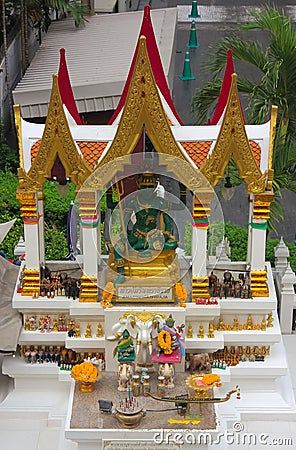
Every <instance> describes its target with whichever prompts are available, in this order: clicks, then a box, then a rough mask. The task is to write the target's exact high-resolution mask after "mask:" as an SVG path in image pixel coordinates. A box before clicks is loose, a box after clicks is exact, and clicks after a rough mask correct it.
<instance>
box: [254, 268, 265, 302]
mask: <svg viewBox="0 0 296 450" xmlns="http://www.w3.org/2000/svg"><path fill="white" fill-rule="evenodd" d="M251 291H252V296H253V297H268V296H269V290H268V282H267V270H253V271H251Z"/></svg>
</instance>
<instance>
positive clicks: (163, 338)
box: [157, 330, 173, 355]
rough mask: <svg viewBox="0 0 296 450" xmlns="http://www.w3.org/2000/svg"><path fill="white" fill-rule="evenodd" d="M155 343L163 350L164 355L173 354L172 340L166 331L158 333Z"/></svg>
mask: <svg viewBox="0 0 296 450" xmlns="http://www.w3.org/2000/svg"><path fill="white" fill-rule="evenodd" d="M157 342H158V345H159V347H160V348H161V349H162V350H164V353H165V354H166V355H170V354H171V353H173V350H172V338H171V335H170V333H169V332H168V331H165V330H162V331H160V332H159V333H158V336H157Z"/></svg>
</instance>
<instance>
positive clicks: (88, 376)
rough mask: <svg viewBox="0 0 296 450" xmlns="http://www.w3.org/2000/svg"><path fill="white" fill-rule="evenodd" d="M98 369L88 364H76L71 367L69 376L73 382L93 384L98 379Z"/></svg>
mask: <svg viewBox="0 0 296 450" xmlns="http://www.w3.org/2000/svg"><path fill="white" fill-rule="evenodd" d="M98 374H99V373H98V369H97V368H96V367H95V366H94V365H93V364H92V363H90V362H87V361H85V362H83V363H81V364H76V366H74V367H73V369H72V372H71V375H72V377H73V378H74V380H75V381H84V382H87V383H95V382H96V380H97V377H98Z"/></svg>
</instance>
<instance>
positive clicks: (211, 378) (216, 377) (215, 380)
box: [202, 373, 221, 385]
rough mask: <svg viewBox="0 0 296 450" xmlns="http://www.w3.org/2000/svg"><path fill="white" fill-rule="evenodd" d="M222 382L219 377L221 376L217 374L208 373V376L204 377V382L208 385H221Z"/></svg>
mask: <svg viewBox="0 0 296 450" xmlns="http://www.w3.org/2000/svg"><path fill="white" fill-rule="evenodd" d="M220 381H221V378H220V377H219V375H216V374H215V373H208V374H207V375H204V376H203V377H202V382H203V383H204V384H207V385H210V384H213V383H219V382H220Z"/></svg>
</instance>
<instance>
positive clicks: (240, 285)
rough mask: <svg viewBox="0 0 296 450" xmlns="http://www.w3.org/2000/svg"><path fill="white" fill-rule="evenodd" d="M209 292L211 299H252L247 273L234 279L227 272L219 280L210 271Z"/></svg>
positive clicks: (240, 274)
mask: <svg viewBox="0 0 296 450" xmlns="http://www.w3.org/2000/svg"><path fill="white" fill-rule="evenodd" d="M209 292H210V295H211V297H219V298H223V297H224V298H227V297H235V298H252V290H251V281H250V276H249V274H248V273H239V274H238V278H237V279H235V278H234V276H233V275H232V273H231V272H230V271H229V270H226V271H225V272H224V274H223V279H222V280H219V279H218V277H217V275H215V274H214V272H213V271H212V272H211V274H210V275H209Z"/></svg>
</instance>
